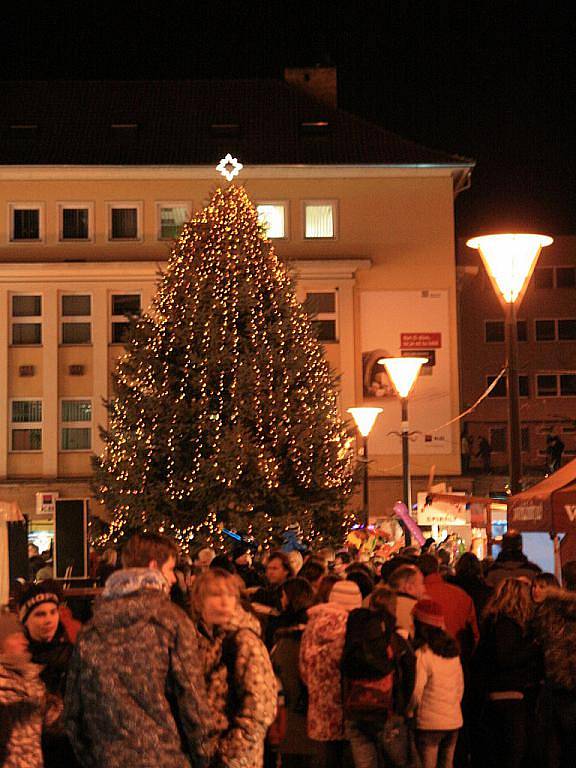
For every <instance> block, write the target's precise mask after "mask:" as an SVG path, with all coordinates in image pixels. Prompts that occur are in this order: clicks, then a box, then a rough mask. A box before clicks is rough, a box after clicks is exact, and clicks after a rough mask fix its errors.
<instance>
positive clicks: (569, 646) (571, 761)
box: [534, 587, 576, 768]
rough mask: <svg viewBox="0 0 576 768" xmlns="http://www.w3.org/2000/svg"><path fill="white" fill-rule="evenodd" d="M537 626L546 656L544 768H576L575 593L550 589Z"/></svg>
mask: <svg viewBox="0 0 576 768" xmlns="http://www.w3.org/2000/svg"><path fill="white" fill-rule="evenodd" d="M534 627H535V632H536V636H537V638H538V640H539V641H540V643H541V645H542V650H543V655H544V688H543V692H542V700H541V704H542V707H541V709H542V713H541V714H542V719H543V721H544V734H545V738H544V740H543V741H544V744H545V750H543V753H542V754H541V755H540V763H539V765H541V766H542V768H568V767H569V766H574V765H576V652H575V649H576V593H574V592H569V591H566V590H562V589H556V588H553V587H552V588H550V589H549V590H548V591H547V592H546V593H545V595H544V599H543V600H542V602H541V603H540V604H539V605H538V606H537V608H536V611H535V617H534Z"/></svg>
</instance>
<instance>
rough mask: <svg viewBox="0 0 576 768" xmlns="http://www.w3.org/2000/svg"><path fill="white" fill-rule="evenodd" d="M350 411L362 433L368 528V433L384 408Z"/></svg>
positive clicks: (364, 497)
mask: <svg viewBox="0 0 576 768" xmlns="http://www.w3.org/2000/svg"><path fill="white" fill-rule="evenodd" d="M348 413H349V414H350V415H351V416H352V418H353V419H354V422H355V423H356V428H357V429H358V432H360V434H361V435H362V460H363V462H364V480H363V486H362V518H363V521H364V526H365V527H366V528H367V527H368V523H369V522H370V514H369V510H368V435H369V434H370V431H371V430H372V427H373V426H374V422H375V421H376V419H377V418H378V414H379V413H382V408H368V407H358V408H348Z"/></svg>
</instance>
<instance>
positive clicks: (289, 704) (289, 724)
mask: <svg viewBox="0 0 576 768" xmlns="http://www.w3.org/2000/svg"><path fill="white" fill-rule="evenodd" d="M281 600H282V606H283V610H282V613H281V614H280V616H279V617H278V618H279V619H280V622H279V626H278V627H277V629H276V632H275V634H274V645H273V647H272V651H271V653H270V658H271V660H272V666H273V667H274V672H275V673H276V677H277V678H278V680H279V682H280V684H281V689H282V692H283V694H284V701H285V707H286V736H285V738H284V739H283V741H282V742H281V744H279V746H278V748H277V751H278V753H279V754H280V755H281V756H282V768H313V766H315V765H316V763H317V762H318V759H319V751H318V743H317V742H314V741H312V740H311V739H309V738H308V734H307V733H306V714H307V711H308V692H307V690H306V686H305V685H304V681H303V680H302V677H301V676H300V671H299V668H298V659H299V656H300V645H301V641H302V635H303V633H304V629H305V628H306V623H307V621H308V609H309V608H310V607H311V606H312V605H313V602H314V590H313V588H312V586H311V585H310V583H309V582H308V581H306V579H301V578H299V577H298V578H295V579H288V581H286V582H284V586H283V589H282V598H281Z"/></svg>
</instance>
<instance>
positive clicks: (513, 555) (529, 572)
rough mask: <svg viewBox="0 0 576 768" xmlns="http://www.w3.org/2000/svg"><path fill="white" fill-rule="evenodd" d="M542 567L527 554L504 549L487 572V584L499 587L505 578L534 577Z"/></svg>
mask: <svg viewBox="0 0 576 768" xmlns="http://www.w3.org/2000/svg"><path fill="white" fill-rule="evenodd" d="M541 572H542V569H541V568H540V566H538V565H536V563H532V562H530V560H528V558H527V557H526V555H525V554H523V553H522V552H518V551H516V550H503V551H502V552H500V554H499V555H498V557H497V558H496V560H494V562H493V563H492V565H491V566H490V568H488V571H487V573H486V584H488V586H489V587H493V588H494V587H497V586H498V584H500V582H501V581H504V579H517V578H518V577H519V576H526V577H527V578H529V579H533V578H534V576H536V575H537V574H538V573H541Z"/></svg>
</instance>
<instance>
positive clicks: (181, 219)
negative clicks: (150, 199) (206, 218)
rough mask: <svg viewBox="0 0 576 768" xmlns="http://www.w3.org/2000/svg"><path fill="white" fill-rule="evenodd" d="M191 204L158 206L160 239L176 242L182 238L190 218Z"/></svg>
mask: <svg viewBox="0 0 576 768" xmlns="http://www.w3.org/2000/svg"><path fill="white" fill-rule="evenodd" d="M190 209H191V205H190V204H189V203H160V204H159V205H158V216H159V226H158V239H159V240H174V239H176V238H177V237H180V233H181V232H182V227H183V226H184V224H185V223H186V222H187V221H188V219H189V217H190Z"/></svg>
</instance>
